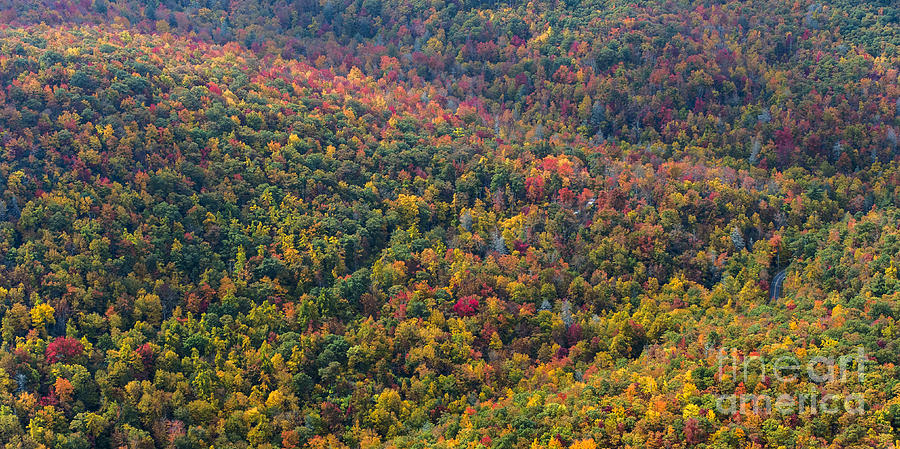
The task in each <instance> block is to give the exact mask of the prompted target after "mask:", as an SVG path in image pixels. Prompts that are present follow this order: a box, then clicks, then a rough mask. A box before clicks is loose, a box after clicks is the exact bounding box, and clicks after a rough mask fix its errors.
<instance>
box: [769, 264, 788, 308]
mask: <svg viewBox="0 0 900 449" xmlns="http://www.w3.org/2000/svg"><path fill="white" fill-rule="evenodd" d="M785 276H787V268H785V269H783V270H781V271H779V272H778V273H775V276H774V277H773V278H772V285H770V286H769V301H770V302H771V301H772V300H775V299H778V298H779V297H781V291H782V287H784V278H785Z"/></svg>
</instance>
